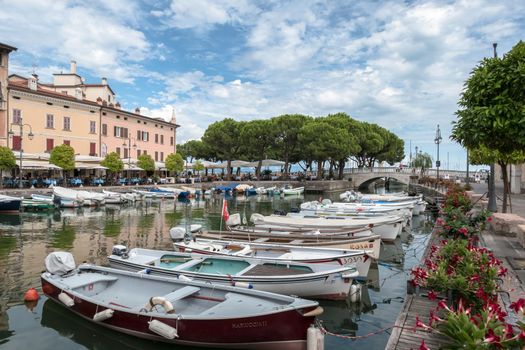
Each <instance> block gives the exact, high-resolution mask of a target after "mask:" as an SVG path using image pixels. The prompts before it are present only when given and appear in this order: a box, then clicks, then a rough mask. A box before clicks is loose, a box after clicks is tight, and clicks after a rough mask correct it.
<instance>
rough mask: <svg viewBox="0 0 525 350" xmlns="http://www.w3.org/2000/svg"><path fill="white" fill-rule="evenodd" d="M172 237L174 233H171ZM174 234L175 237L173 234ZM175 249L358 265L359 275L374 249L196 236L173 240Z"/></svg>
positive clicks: (365, 269)
mask: <svg viewBox="0 0 525 350" xmlns="http://www.w3.org/2000/svg"><path fill="white" fill-rule="evenodd" d="M170 236H172V235H171V234H170ZM172 237H173V236H172ZM173 246H174V248H175V250H178V251H180V252H187V253H198V254H214V255H229V256H242V257H256V258H258V259H262V260H272V261H291V262H302V263H308V264H330V265H337V266H353V265H355V267H356V268H357V271H358V273H359V275H358V278H365V277H366V276H367V275H368V270H369V268H370V263H371V261H372V258H371V257H369V254H372V253H373V251H371V250H352V249H349V250H345V249H334V248H322V247H300V246H282V245H279V244H270V243H256V242H242V241H225V240H211V239H204V238H196V239H193V240H190V241H189V242H184V240H180V241H178V242H177V241H175V240H174V242H173Z"/></svg>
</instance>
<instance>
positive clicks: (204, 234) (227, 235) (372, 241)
mask: <svg viewBox="0 0 525 350" xmlns="http://www.w3.org/2000/svg"><path fill="white" fill-rule="evenodd" d="M183 231H184V230H183V229H178V230H174V229H173V228H172V229H171V230H170V237H171V239H172V240H173V241H174V242H179V241H182V240H183V239H185V236H186V233H185V232H183ZM188 235H191V236H192V237H194V238H197V239H199V238H206V239H212V240H232V241H239V242H254V243H269V244H279V245H286V246H288V245H292V246H300V247H326V248H339V249H351V250H366V251H367V253H368V255H370V256H371V257H372V258H373V259H379V252H380V249H381V237H380V236H379V235H371V234H370V231H369V234H368V235H363V236H352V234H347V235H342V234H341V235H335V234H333V235H324V234H302V233H267V232H266V233H261V232H238V231H202V230H199V229H197V228H195V229H194V230H193V232H192V233H188Z"/></svg>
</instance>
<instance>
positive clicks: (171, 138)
mask: <svg viewBox="0 0 525 350" xmlns="http://www.w3.org/2000/svg"><path fill="white" fill-rule="evenodd" d="M170 146H173V136H172V137H170Z"/></svg>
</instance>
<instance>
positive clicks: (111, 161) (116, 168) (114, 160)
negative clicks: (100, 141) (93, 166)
mask: <svg viewBox="0 0 525 350" xmlns="http://www.w3.org/2000/svg"><path fill="white" fill-rule="evenodd" d="M100 165H102V166H105V167H106V168H108V173H111V174H116V173H119V172H121V171H122V170H123V169H124V162H123V161H122V159H120V156H119V155H118V153H117V152H111V153H108V154H106V157H104V159H103V160H102V161H101V162H100Z"/></svg>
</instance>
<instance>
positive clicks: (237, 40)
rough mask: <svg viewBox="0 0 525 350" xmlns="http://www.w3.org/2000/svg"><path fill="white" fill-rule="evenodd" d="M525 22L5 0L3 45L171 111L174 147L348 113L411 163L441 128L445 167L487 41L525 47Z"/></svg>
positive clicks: (204, 0) (283, 7) (335, 6)
mask: <svg viewBox="0 0 525 350" xmlns="http://www.w3.org/2000/svg"><path fill="white" fill-rule="evenodd" d="M524 17H525V2H524V1H522V0H515V1H514V0H506V1H505V0H502V1H490V0H465V1H371V0H370V1H359V0H352V1H343V0H340V1H308V0H297V1H272V0H265V1H248V0H231V1H223V0H162V1H133V0H91V1H80V0H78V1H65V0H57V1H53V0H0V42H2V43H5V44H8V45H11V46H15V47H17V48H18V50H17V51H16V52H14V53H12V54H11V56H10V57H11V58H10V73H16V74H20V75H23V76H28V75H29V74H31V73H32V72H36V73H37V74H38V75H39V78H40V81H43V82H51V81H52V74H53V73H59V72H61V71H63V72H67V71H68V70H69V62H70V60H76V61H77V64H78V72H79V74H80V75H81V76H83V77H84V78H85V80H86V82H87V83H99V82H100V80H101V77H107V78H108V82H109V84H110V86H111V87H112V89H113V90H114V91H115V92H116V94H117V100H118V101H119V102H120V103H121V104H122V107H123V108H124V109H127V110H134V109H135V107H140V108H141V111H142V113H143V114H146V115H149V116H152V117H162V118H165V119H167V120H169V119H170V118H171V114H172V109H173V110H174V111H175V113H176V116H177V123H178V124H180V125H181V128H180V129H179V130H178V134H177V143H183V142H185V141H187V140H190V139H199V138H200V137H201V136H202V135H203V133H204V131H205V130H206V128H207V126H208V125H209V124H211V123H213V122H215V121H219V120H222V119H224V118H226V117H231V118H234V119H236V120H253V119H264V118H271V117H274V116H278V115H281V114H291V113H300V114H306V115H311V116H314V117H317V116H325V115H328V114H331V113H337V112H345V113H347V114H349V115H350V116H352V117H353V118H355V119H357V120H361V121H367V122H371V123H377V124H379V125H381V126H383V127H385V128H387V129H389V130H390V131H392V132H394V133H395V134H396V135H398V136H399V137H400V138H402V139H403V140H404V141H405V153H406V161H408V159H409V157H410V151H411V150H412V153H414V152H415V147H416V146H417V147H418V149H419V150H423V152H427V153H429V154H430V155H432V157H433V158H434V160H435V159H436V156H437V154H436V153H437V147H436V145H435V143H434V138H435V133H436V128H437V125H438V124H439V125H440V129H441V134H442V137H443V141H442V143H441V145H440V160H441V164H442V165H441V166H442V168H451V169H452V168H454V169H464V168H465V165H466V153H465V151H464V150H463V149H462V148H461V147H460V146H459V145H458V144H456V143H454V142H453V141H451V140H450V139H449V136H450V132H451V129H452V122H453V121H454V120H455V119H456V117H455V114H454V113H455V111H456V110H457V108H458V107H457V101H458V98H459V96H460V93H461V91H462V88H463V83H464V82H465V80H466V79H467V78H468V76H469V73H470V72H471V71H472V69H473V68H474V67H475V66H476V65H477V64H478V63H479V61H480V60H482V59H483V58H484V57H490V56H492V55H493V48H492V43H494V42H496V43H498V54H499V55H502V54H504V53H505V52H507V51H509V50H510V49H511V48H512V47H513V46H514V45H515V44H516V43H517V42H518V41H519V40H521V39H524V34H525V18H524ZM410 145H411V146H412V147H411V148H410ZM447 163H448V165H447Z"/></svg>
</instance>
